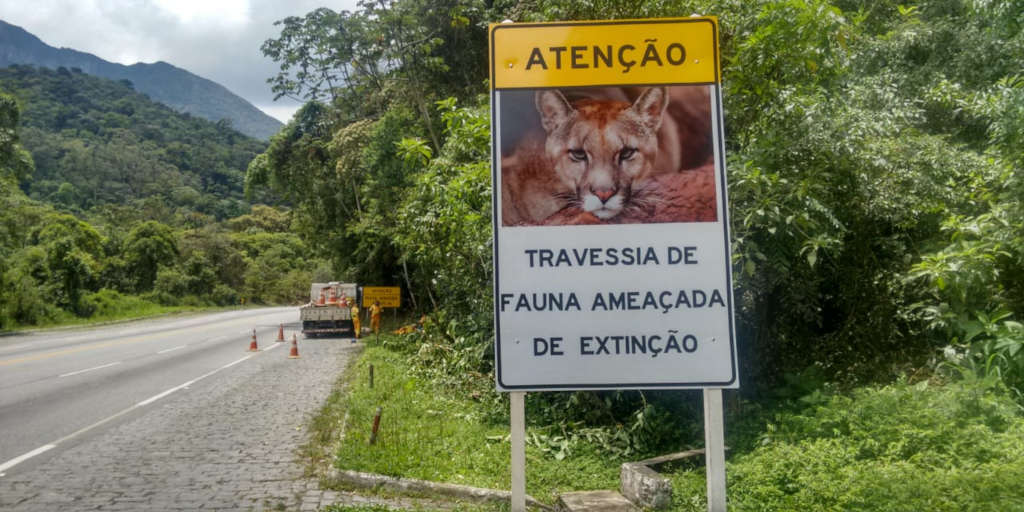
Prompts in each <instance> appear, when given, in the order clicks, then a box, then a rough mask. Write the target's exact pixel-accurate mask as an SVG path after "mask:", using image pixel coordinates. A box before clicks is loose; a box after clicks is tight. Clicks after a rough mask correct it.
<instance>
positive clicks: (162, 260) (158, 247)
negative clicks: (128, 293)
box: [124, 221, 178, 291]
mask: <svg viewBox="0 0 1024 512" xmlns="http://www.w3.org/2000/svg"><path fill="white" fill-rule="evenodd" d="M177 256H178V241H177V237H176V236H175V235H174V231H172V230H171V228H170V227H168V226H167V225H164V224H161V223H159V222H156V221H148V222H144V223H142V224H140V225H138V226H136V227H135V228H134V229H132V230H131V232H129V233H128V237H127V238H126V239H125V243H124V259H125V262H126V264H127V265H128V269H129V272H130V273H131V276H132V280H133V284H134V285H135V289H136V291H147V290H150V289H152V288H153V283H154V282H155V281H156V275H157V271H158V270H159V269H160V266H161V265H164V266H170V265H173V264H174V261H175V258H177Z"/></svg>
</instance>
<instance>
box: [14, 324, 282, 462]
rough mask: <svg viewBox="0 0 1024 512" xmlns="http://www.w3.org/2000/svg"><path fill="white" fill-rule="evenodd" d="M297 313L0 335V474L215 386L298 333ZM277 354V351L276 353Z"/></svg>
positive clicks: (279, 346) (50, 455)
mask: <svg viewBox="0 0 1024 512" xmlns="http://www.w3.org/2000/svg"><path fill="white" fill-rule="evenodd" d="M297 320H298V310H297V308H294V307H288V308H264V309H247V310H242V311H230V312H222V313H214V314H203V315H192V316H187V317H176V318H170V319H168V318H164V319H157V320H149V321H139V322H130V323H121V324H115V325H109V326H104V327H94V328H82V329H61V330H51V331H39V332H34V333H28V334H16V335H10V336H0V476H4V475H11V474H14V473H15V472H18V471H25V470H27V469H30V468H32V467H34V466H35V465H38V464H42V463H44V462H45V461H46V460H47V459H48V458H50V457H53V456H55V455H56V454H59V453H61V451H62V450H67V449H68V448H70V447H73V446H75V445H76V444H77V443H81V442H82V441H84V440H86V439H89V438H90V437H91V436H95V435H97V434H99V433H102V432H103V431H104V430H106V429H110V428H112V427H114V426H116V425H119V424H120V423H121V422H124V421H127V420H128V419H131V418H136V417H138V416H139V415H143V414H146V412H147V410H148V409H150V408H152V407H153V406H154V404H156V403H158V402H159V401H160V400H163V399H165V398H167V397H169V396H172V395H173V394H174V393H177V392H180V391H182V390H188V389H191V390H203V389H211V387H213V386H217V382H218V379H219V378H221V377H222V376H224V375H225V374H227V373H228V372H230V371H231V370H232V368H234V367H236V366H238V365H244V364H246V363H247V362H248V361H249V360H250V359H251V358H252V357H253V356H254V355H256V354H258V353H254V352H249V351H248V348H249V344H250V341H251V339H252V335H253V330H254V329H255V331H256V336H257V343H258V345H259V348H260V349H261V350H263V351H266V350H274V349H277V350H281V351H287V350H288V345H289V343H276V342H275V340H276V338H277V333H278V327H279V326H280V325H281V324H284V326H285V330H286V332H287V333H288V337H289V338H288V339H289V341H290V339H291V338H290V335H291V333H292V332H295V331H297ZM281 355H282V356H283V354H281Z"/></svg>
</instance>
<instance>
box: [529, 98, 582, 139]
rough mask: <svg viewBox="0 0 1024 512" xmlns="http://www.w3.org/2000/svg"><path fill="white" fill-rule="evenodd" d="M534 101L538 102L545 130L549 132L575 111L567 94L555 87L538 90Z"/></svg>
mask: <svg viewBox="0 0 1024 512" xmlns="http://www.w3.org/2000/svg"><path fill="white" fill-rule="evenodd" d="M534 101H535V102H536V104H537V112H539V113H540V122H541V124H542V125H544V131H546V132H548V133H551V132H553V131H555V130H557V129H558V127H559V126H562V125H563V124H565V122H566V121H568V120H569V118H570V117H571V116H572V114H573V113H574V112H575V110H573V108H572V105H570V104H569V102H568V101H567V100H566V99H565V96H562V93H560V92H558V91H556V90H554V89H546V90H543V91H537V94H536V96H535V98H534Z"/></svg>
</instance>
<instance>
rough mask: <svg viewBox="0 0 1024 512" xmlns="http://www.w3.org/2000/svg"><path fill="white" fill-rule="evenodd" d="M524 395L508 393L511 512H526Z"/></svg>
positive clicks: (516, 392)
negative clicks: (509, 408)
mask: <svg viewBox="0 0 1024 512" xmlns="http://www.w3.org/2000/svg"><path fill="white" fill-rule="evenodd" d="M525 397H526V393H523V392H522V391H513V392H511V393H509V397H508V398H509V404H510V407H511V411H510V413H511V414H510V416H511V429H512V431H511V436H510V439H509V440H510V442H511V445H512V446H511V448H512V487H511V490H512V512H526V414H525V405H524V402H525Z"/></svg>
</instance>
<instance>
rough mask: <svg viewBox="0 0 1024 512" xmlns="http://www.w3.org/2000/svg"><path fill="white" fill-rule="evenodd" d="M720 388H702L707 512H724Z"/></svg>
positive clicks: (722, 425)
mask: <svg viewBox="0 0 1024 512" xmlns="http://www.w3.org/2000/svg"><path fill="white" fill-rule="evenodd" d="M724 426H725V425H724V422H723V419H722V390H721V389H705V390H704V460H705V469H706V471H707V483H708V512H725V428H724Z"/></svg>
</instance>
